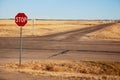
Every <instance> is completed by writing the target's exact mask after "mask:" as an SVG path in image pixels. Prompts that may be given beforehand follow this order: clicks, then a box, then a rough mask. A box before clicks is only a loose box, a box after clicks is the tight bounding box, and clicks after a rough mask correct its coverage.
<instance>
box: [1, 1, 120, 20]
mask: <svg viewBox="0 0 120 80" xmlns="http://www.w3.org/2000/svg"><path fill="white" fill-rule="evenodd" d="M19 12H23V13H25V14H26V15H27V16H28V18H29V19H33V18H35V19H87V20H95V19H112V20H120V0H0V19H1V18H2V19H3V18H14V17H15V15H16V14H17V13H19Z"/></svg>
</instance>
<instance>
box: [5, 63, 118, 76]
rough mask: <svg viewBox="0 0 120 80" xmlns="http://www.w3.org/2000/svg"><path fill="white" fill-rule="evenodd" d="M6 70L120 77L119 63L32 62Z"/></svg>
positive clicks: (10, 64) (9, 65)
mask: <svg viewBox="0 0 120 80" xmlns="http://www.w3.org/2000/svg"><path fill="white" fill-rule="evenodd" d="M5 68H7V69H12V70H18V69H21V70H22V69H23V70H29V71H46V72H67V73H85V74H97V75H117V76H120V63H119V62H93V61H88V62H87V61H84V62H83V61H82V62H81V61H71V62H68V61H67V62H60V61H58V62H52V61H47V62H46V61H45V62H41V61H32V62H26V63H23V64H22V65H21V66H19V65H18V64H16V63H9V64H6V66H5ZM24 72H26V71H24Z"/></svg>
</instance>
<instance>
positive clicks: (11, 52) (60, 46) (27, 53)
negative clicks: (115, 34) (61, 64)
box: [0, 23, 120, 62]
mask: <svg viewBox="0 0 120 80" xmlns="http://www.w3.org/2000/svg"><path fill="white" fill-rule="evenodd" d="M113 24H115V23H109V24H101V25H97V26H93V27H88V28H83V29H80V30H74V31H69V32H63V33H58V34H52V35H48V36H43V37H25V38H23V54H22V59H23V60H40V59H57V60H87V61H90V60H92V61H120V42H113V41H102V40H97V41H95V40H84V39H83V37H84V36H85V35H86V34H89V33H91V32H93V31H96V30H99V29H102V28H105V27H109V26H110V25H113ZM18 57H19V38H10V37H9V38H8V37H7V38H0V62H3V61H4V62H5V61H6V62H7V61H17V60H18Z"/></svg>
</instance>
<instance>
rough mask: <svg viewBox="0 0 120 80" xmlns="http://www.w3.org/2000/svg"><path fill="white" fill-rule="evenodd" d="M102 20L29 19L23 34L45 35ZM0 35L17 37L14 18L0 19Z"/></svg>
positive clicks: (78, 27)
mask: <svg viewBox="0 0 120 80" xmlns="http://www.w3.org/2000/svg"><path fill="white" fill-rule="evenodd" d="M102 23H103V22H102V21H55V20H51V21H50V20H34V26H33V21H32V20H29V21H28V23H27V25H26V26H24V27H23V36H24V37H29V36H45V35H50V34H55V33H60V32H66V31H72V30H77V29H81V28H85V27H91V26H94V25H98V24H102ZM0 37H19V27H18V26H17V25H16V24H15V22H14V20H0Z"/></svg>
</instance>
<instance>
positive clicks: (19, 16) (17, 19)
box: [15, 13, 27, 27]
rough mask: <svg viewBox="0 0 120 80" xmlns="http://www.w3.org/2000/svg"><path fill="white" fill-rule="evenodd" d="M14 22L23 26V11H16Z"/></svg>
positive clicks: (25, 17)
mask: <svg viewBox="0 0 120 80" xmlns="http://www.w3.org/2000/svg"><path fill="white" fill-rule="evenodd" d="M15 23H16V24H17V25H18V26H20V27H23V26H24V25H25V24H26V23H27V16H26V15H25V14H24V13H18V14H17V15H16V16H15Z"/></svg>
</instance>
